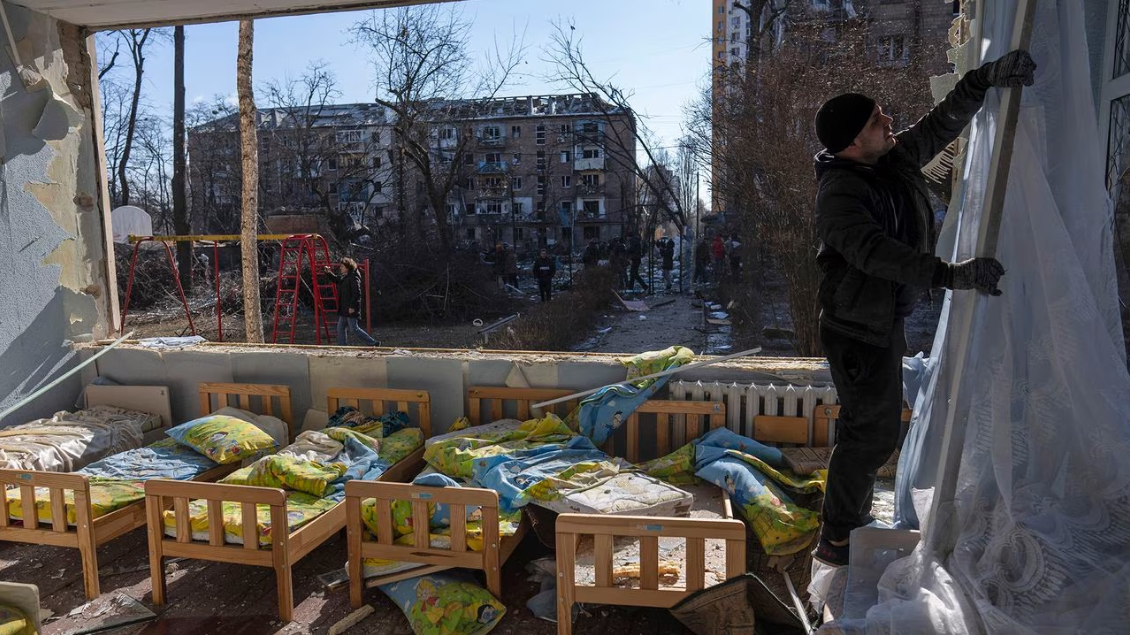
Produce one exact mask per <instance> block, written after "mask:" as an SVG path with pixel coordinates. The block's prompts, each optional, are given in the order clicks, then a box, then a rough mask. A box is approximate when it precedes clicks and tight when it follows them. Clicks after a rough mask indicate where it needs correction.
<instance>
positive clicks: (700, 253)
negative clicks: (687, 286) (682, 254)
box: [694, 238, 710, 284]
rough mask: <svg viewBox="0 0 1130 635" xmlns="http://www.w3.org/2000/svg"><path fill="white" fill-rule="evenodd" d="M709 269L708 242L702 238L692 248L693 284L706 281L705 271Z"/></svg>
mask: <svg viewBox="0 0 1130 635" xmlns="http://www.w3.org/2000/svg"><path fill="white" fill-rule="evenodd" d="M708 269H710V244H709V243H707V242H706V239H705V238H703V239H701V240H699V241H698V244H697V245H695V248H694V281H695V284H699V283H706V282H707V277H706V271H707V270H708Z"/></svg>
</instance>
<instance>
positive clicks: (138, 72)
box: [117, 29, 168, 205]
mask: <svg viewBox="0 0 1130 635" xmlns="http://www.w3.org/2000/svg"><path fill="white" fill-rule="evenodd" d="M117 34H118V37H120V38H121V40H122V41H123V42H124V43H125V45H126V48H127V49H128V50H129V54H130V59H131V60H132V61H133V73H134V79H133V97H132V101H131V103H130V109H129V117H128V120H127V122H126V129H125V136H124V140H123V142H122V155H121V161H120V162H119V163H118V179H119V183H118V185H119V187H120V190H119V191H120V197H121V200H120V202H121V204H122V205H129V201H130V188H129V181H128V179H127V178H126V166H127V165H128V164H129V158H130V153H131V152H132V151H133V138H134V133H135V132H136V130H137V117H138V105H139V103H140V102H141V83H142V78H143V75H144V74H145V53H146V48H145V47H146V45H147V44H152V43H153V42H156V41H159V40H161V39H163V38H164V37H167V35H168V34H167V33H165V32H164V31H162V30H160V29H129V30H126V31H118V32H117Z"/></svg>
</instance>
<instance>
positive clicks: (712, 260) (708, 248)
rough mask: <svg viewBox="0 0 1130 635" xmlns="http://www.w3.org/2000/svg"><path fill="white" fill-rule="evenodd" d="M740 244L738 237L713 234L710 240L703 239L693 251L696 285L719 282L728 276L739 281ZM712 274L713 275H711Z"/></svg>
mask: <svg viewBox="0 0 1130 635" xmlns="http://www.w3.org/2000/svg"><path fill="white" fill-rule="evenodd" d="M741 271H742V243H741V241H740V240H738V235H737V234H733V235H730V236H727V235H724V234H722V233H717V234H714V237H713V238H711V239H710V240H707V238H705V237H704V238H703V239H702V240H700V241H698V244H697V245H695V249H694V281H695V283H696V284H705V283H707V282H710V279H711V277H713V279H714V281H715V282H721V281H723V280H725V279H726V277H727V276H730V277H731V278H732V279H733V280H740V279H741ZM711 274H713V275H711Z"/></svg>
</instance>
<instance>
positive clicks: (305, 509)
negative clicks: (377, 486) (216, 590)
mask: <svg viewBox="0 0 1130 635" xmlns="http://www.w3.org/2000/svg"><path fill="white" fill-rule="evenodd" d="M335 505H337V501H334V500H333V499H329V498H318V497H317V496H314V495H312V494H307V493H305V492H295V491H287V493H286V520H287V525H288V527H287V529H288V530H289V531H290V532H294V531H296V530H298V529H300V528H301V527H303V526H304V525H307V524H309V523H310V522H311V521H313V520H314V519H316V518H317V517H319V516H321V515H322V514H324V513H326V512H328V511H329V510H331V509H333V508H334V506H335ZM223 510H224V511H223V514H224V542H226V543H228V544H236V545H242V544H243V543H244V540H245V539H246V538H245V536H244V535H243V508H242V506H241V505H240V503H233V502H231V501H224V503H223ZM188 511H189V526H190V527H191V531H192V539H193V540H199V541H202V542H207V541H208V528H209V525H208V503H207V502H205V501H202V500H194V501H190V502H189V503H188ZM164 524H165V535H166V536H169V537H170V538H176V537H177V527H176V518H175V517H174V515H173V512H172V511H171V510H170V511H166V512H165V513H164ZM272 530H273V528H272V527H271V507H270V505H256V506H255V531H256V534H257V537H258V541H259V546H260V547H269V546H270V545H271V531H272Z"/></svg>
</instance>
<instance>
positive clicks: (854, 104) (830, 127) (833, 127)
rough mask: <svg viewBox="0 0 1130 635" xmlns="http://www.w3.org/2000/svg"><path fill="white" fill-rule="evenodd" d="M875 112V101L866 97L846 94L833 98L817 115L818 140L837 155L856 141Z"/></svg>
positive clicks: (857, 94)
mask: <svg viewBox="0 0 1130 635" xmlns="http://www.w3.org/2000/svg"><path fill="white" fill-rule="evenodd" d="M874 110H875V100H874V99H871V98H870V97H868V96H866V95H860V94H859V93H844V94H843V95H839V96H837V97H833V98H831V99H829V100H828V101H826V102H824V105H823V106H821V107H820V111H819V112H817V113H816V138H817V139H820V143H822V144H824V147H825V148H827V149H828V152H831V153H832V154H835V153H837V152H839V151H840V150H843V149H844V148H846V147H848V146H850V145H851V142H852V141H855V138H856V137H857V136H859V133H860V132H861V131H862V130H863V127H864V126H866V125H867V120H868V119H870V118H871V113H872V112H873V111H874Z"/></svg>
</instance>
